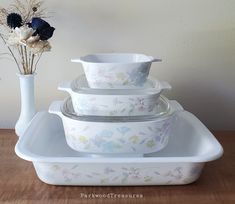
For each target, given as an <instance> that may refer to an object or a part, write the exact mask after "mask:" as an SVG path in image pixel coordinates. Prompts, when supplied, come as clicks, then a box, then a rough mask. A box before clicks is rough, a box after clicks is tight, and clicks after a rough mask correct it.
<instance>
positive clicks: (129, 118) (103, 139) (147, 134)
mask: <svg viewBox="0 0 235 204" xmlns="http://www.w3.org/2000/svg"><path fill="white" fill-rule="evenodd" d="M72 61H73V62H79V63H82V65H83V68H84V71H85V75H81V76H79V77H78V78H76V79H74V80H72V81H71V82H63V83H61V84H60V85H59V87H58V89H59V90H63V91H66V92H68V93H69V94H70V97H69V98H68V99H66V100H64V101H60V102H58V101H57V102H54V103H52V105H51V106H50V108H49V112H50V113H55V114H57V115H59V116H60V117H61V119H62V121H63V126H64V131H65V136H66V141H67V143H68V145H69V146H70V147H71V148H72V149H74V150H76V151H79V152H83V153H88V154H91V155H93V156H94V155H95V156H112V157H113V156H118V157H119V156H121V157H124V156H143V154H147V153H153V152H157V151H160V150H161V149H163V148H164V147H166V145H167V143H168V140H169V134H170V130H171V126H172V124H173V121H174V118H175V115H176V113H177V112H178V111H181V110H182V107H181V106H180V105H179V104H177V103H176V102H170V101H169V100H168V99H167V98H166V97H163V96H161V93H162V92H163V91H164V90H167V89H171V86H170V85H169V83H167V82H165V81H158V80H156V79H154V78H151V77H149V70H150V66H151V63H152V62H157V61H161V60H159V59H155V58H154V57H151V56H146V55H142V54H93V55H88V56H85V57H81V58H80V59H76V60H72Z"/></svg>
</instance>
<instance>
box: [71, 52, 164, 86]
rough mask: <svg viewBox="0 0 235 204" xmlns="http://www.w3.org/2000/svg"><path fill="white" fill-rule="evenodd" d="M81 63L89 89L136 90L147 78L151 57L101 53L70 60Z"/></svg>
mask: <svg viewBox="0 0 235 204" xmlns="http://www.w3.org/2000/svg"><path fill="white" fill-rule="evenodd" d="M71 61H72V62H78V63H81V64H82V66H83V69H84V72H85V75H86V78H87V81H88V84H89V86H90V87H91V88H105V89H106V88H136V87H141V86H143V84H144V83H145V81H146V80H147V78H148V75H149V70H150V66H151V64H152V62H158V61H161V60H160V59H156V58H154V57H152V56H147V55H143V54H134V53H101V54H91V55H86V56H83V57H80V58H78V59H72V60H71Z"/></svg>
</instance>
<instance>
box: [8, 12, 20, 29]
mask: <svg viewBox="0 0 235 204" xmlns="http://www.w3.org/2000/svg"><path fill="white" fill-rule="evenodd" d="M7 25H8V26H9V27H10V28H14V29H15V28H16V27H21V26H22V18H21V16H20V15H19V14H18V13H10V14H8V16H7Z"/></svg>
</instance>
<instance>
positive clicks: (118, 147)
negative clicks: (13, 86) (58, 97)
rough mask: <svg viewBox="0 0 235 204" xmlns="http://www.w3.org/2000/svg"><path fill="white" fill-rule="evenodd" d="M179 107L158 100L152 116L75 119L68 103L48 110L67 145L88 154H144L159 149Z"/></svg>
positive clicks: (167, 134)
mask: <svg viewBox="0 0 235 204" xmlns="http://www.w3.org/2000/svg"><path fill="white" fill-rule="evenodd" d="M182 110H183V109H182V107H181V106H180V105H179V104H178V103H177V102H176V101H169V100H167V99H166V98H165V97H161V98H160V102H159V107H158V112H157V113H156V114H155V115H154V116H136V117H133V116H132V117H102V116H77V115H76V114H75V113H74V111H73V106H72V103H71V99H70V98H69V99H67V100H66V101H65V102H63V101H55V102H53V103H52V104H51V106H50V108H49V112H50V113H54V114H57V115H58V116H59V117H60V118H61V119H62V122H63V126H64V131H65V137H66V141H67V143H68V145H69V146H70V147H71V148H72V149H74V150H76V151H79V152H83V153H90V154H107V155H110V154H123V155H124V154H129V155H130V154H147V153H152V152H157V151H159V150H161V149H163V148H164V147H165V146H166V145H167V143H168V139H169V135H170V131H171V127H172V125H173V123H174V120H175V118H176V117H175V116H176V115H177V112H178V111H182Z"/></svg>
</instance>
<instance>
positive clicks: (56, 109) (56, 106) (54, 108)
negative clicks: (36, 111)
mask: <svg viewBox="0 0 235 204" xmlns="http://www.w3.org/2000/svg"><path fill="white" fill-rule="evenodd" d="M62 103H63V102H62V101H54V102H53V103H52V104H51V105H50V107H49V111H48V112H49V113H52V114H56V115H58V116H60V117H61V118H62V117H63V114H62V112H61V110H60V107H61V105H62Z"/></svg>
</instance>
